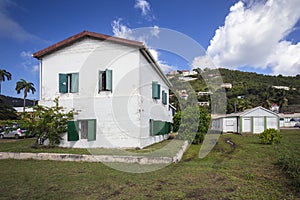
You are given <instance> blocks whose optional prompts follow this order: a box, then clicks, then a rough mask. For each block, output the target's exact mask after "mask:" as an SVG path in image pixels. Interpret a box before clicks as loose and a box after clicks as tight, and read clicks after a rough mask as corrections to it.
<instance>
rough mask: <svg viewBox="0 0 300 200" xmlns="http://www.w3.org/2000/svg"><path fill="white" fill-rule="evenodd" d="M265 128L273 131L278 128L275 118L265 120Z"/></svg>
mask: <svg viewBox="0 0 300 200" xmlns="http://www.w3.org/2000/svg"><path fill="white" fill-rule="evenodd" d="M267 128H275V129H277V128H278V121H277V118H275V117H272V118H271V117H270V118H267Z"/></svg>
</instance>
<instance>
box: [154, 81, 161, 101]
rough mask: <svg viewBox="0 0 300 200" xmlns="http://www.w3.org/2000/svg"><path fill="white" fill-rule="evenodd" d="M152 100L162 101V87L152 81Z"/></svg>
mask: <svg viewBox="0 0 300 200" xmlns="http://www.w3.org/2000/svg"><path fill="white" fill-rule="evenodd" d="M152 98H153V99H160V85H159V84H158V83H157V81H152Z"/></svg>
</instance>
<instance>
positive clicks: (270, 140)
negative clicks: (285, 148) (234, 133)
mask: <svg viewBox="0 0 300 200" xmlns="http://www.w3.org/2000/svg"><path fill="white" fill-rule="evenodd" d="M281 138H282V135H281V134H280V133H279V131H277V130H275V129H273V128H270V129H267V130H265V131H264V132H262V133H261V134H259V139H260V140H261V142H262V143H263V144H277V143H280V140H281Z"/></svg>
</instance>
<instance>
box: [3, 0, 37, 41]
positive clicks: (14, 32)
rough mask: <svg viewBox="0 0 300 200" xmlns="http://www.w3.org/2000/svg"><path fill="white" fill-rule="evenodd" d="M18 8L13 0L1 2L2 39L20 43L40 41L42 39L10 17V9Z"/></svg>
mask: <svg viewBox="0 0 300 200" xmlns="http://www.w3.org/2000/svg"><path fill="white" fill-rule="evenodd" d="M17 6H18V5H17V4H16V3H15V2H13V1H11V0H0V37H3V38H12V39H15V40H17V41H19V42H24V41H35V40H37V41H40V40H41V39H40V38H38V37H37V36H35V35H33V34H31V33H29V32H27V31H26V30H25V29H24V28H23V27H22V26H21V25H20V24H19V23H18V22H17V21H15V20H14V19H12V18H11V17H10V16H9V12H8V8H9V7H17Z"/></svg>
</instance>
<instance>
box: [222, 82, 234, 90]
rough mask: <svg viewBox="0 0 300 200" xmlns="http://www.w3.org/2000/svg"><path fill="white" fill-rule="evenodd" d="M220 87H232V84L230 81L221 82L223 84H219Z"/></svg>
mask: <svg viewBox="0 0 300 200" xmlns="http://www.w3.org/2000/svg"><path fill="white" fill-rule="evenodd" d="M221 87H222V88H228V89H230V88H232V84H231V83H223V84H221Z"/></svg>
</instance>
